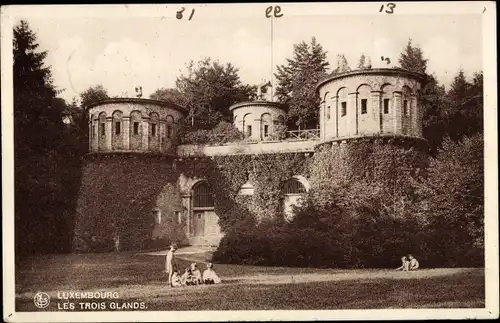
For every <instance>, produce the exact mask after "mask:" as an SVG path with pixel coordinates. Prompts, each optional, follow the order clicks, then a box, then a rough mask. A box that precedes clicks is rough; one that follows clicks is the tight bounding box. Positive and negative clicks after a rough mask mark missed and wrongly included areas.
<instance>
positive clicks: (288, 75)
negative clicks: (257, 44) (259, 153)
mask: <svg viewBox="0 0 500 323" xmlns="http://www.w3.org/2000/svg"><path fill="white" fill-rule="evenodd" d="M293 48H294V52H293V58H292V59H287V64H285V65H281V66H277V69H278V72H277V73H276V74H275V77H276V79H277V83H278V85H277V87H276V92H275V93H276V96H277V98H278V100H279V101H280V102H281V103H284V104H286V105H288V106H289V111H288V115H287V117H288V126H289V128H291V129H296V128H297V127H300V128H316V127H317V125H318V111H319V104H320V97H319V95H318V93H317V92H316V85H317V83H318V82H319V81H320V80H321V79H322V78H324V77H325V76H326V75H327V73H326V70H327V68H328V66H329V63H328V62H327V60H326V54H327V52H326V51H324V49H323V47H322V46H321V45H320V44H319V43H318V42H317V41H316V38H314V37H313V38H312V40H311V43H310V44H307V43H305V42H304V41H303V42H301V43H299V44H296V45H294V47H293Z"/></svg>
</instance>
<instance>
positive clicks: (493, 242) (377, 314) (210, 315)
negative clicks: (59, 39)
mask: <svg viewBox="0 0 500 323" xmlns="http://www.w3.org/2000/svg"><path fill="white" fill-rule="evenodd" d="M395 3H396V4H397V14H398V15H415V14H436V15H439V14H457V15H460V14H473V13H476V12H477V13H482V12H483V10H485V12H484V13H482V14H483V17H484V19H483V53H484V56H483V72H484V86H485V88H484V89H485V96H484V107H485V110H484V122H485V123H484V125H485V173H486V174H487V175H486V176H485V201H486V202H485V214H486V216H485V246H486V250H485V255H486V266H485V278H486V284H485V290H486V308H485V309H421V310H406V309H391V310H387V309H385V310H331V311H279V310H274V311H189V312H185V311H175V312H168V311H164V312H159V311H158V312H152V311H145V312H91V313H90V312H87V313H81V312H80V313H69V312H32V313H27V312H18V313H16V312H15V310H14V301H15V288H14V253H13V246H14V234H13V232H14V214H13V205H14V198H13V197H14V196H13V187H14V180H13V164H14V158H13V156H14V150H13V135H12V134H13V131H12V130H13V129H12V127H13V114H12V113H13V108H12V104H13V91H12V68H11V66H12V28H13V21H14V18H27V17H31V18H32V17H47V18H50V17H54V16H60V15H64V16H66V17H75V18H78V17H85V16H92V17H124V16H128V17H130V16H136V17H139V16H144V17H151V16H161V15H164V16H165V15H175V12H176V11H177V10H178V9H179V8H180V7H182V6H184V7H190V8H201V7H203V10H204V13H205V18H207V19H214V18H216V17H220V16H221V15H227V14H231V15H232V16H243V15H244V16H248V15H259V16H260V15H262V10H263V8H264V9H265V8H266V7H267V6H269V5H271V3H269V4H265V3H259V4H241V3H239V4H187V5H182V4H168V5H101V6H96V5H92V6H89V5H85V6H68V5H66V6H61V5H57V6H48V5H46V6H35V5H33V6H2V7H1V11H2V12H1V25H2V28H1V41H2V43H1V50H2V55H1V62H2V65H1V66H2V70H1V72H2V74H1V75H2V83H1V84H2V179H3V180H2V188H3V190H2V192H3V195H2V202H3V203H2V204H3V216H2V219H3V246H4V248H3V263H4V266H3V269H4V271H3V282H4V285H3V286H4V290H3V299H4V308H3V309H4V320H5V321H8V322H19V321H22V322H64V321H69V320H71V321H79V322H93V321H100V322H110V321H179V322H181V321H182V322H184V321H207V320H210V321H229V320H241V321H247V320H273V321H275V320H340V319H365V320H382V319H384V320H393V319H409V318H410V319H464V318H498V315H499V294H498V285H499V284H498V276H499V272H498V200H497V198H498V181H497V179H498V173H497V166H498V152H497V110H496V109H497V78H496V70H497V69H496V59H497V53H496V46H495V45H496V16H495V12H496V4H495V3H494V2H481V1H477V2H472V1H471V2H395ZM276 4H279V3H276ZM382 4H384V3H383V2H372V3H307V4H304V3H302V4H301V3H281V4H279V5H280V6H281V7H282V8H285V7H286V12H287V15H317V14H320V15H326V14H332V15H353V14H356V15H363V14H365V15H374V14H377V13H378V8H380V6H381V5H382ZM96 9H97V10H96Z"/></svg>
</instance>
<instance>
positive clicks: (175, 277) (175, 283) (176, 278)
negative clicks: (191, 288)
mask: <svg viewBox="0 0 500 323" xmlns="http://www.w3.org/2000/svg"><path fill="white" fill-rule="evenodd" d="M180 286H182V283H181V276H180V275H179V273H178V272H177V270H174V273H173V274H172V287H180Z"/></svg>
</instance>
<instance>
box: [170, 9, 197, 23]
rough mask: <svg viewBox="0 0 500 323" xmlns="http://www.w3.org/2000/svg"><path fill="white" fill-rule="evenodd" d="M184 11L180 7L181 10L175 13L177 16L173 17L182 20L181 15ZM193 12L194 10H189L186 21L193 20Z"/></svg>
mask: <svg viewBox="0 0 500 323" xmlns="http://www.w3.org/2000/svg"><path fill="white" fill-rule="evenodd" d="M184 10H186V8H184V7H182V9H181V10H179V11H177V14H176V15H175V17H176V18H177V19H182V18H184V16H183V15H182V13H183V12H184ZM194 11H195V9H193V10H191V15H189V19H188V20H191V19H192V18H193V15H194Z"/></svg>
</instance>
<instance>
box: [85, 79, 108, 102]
mask: <svg viewBox="0 0 500 323" xmlns="http://www.w3.org/2000/svg"><path fill="white" fill-rule="evenodd" d="M80 99H81V105H82V107H86V106H88V105H89V104H92V103H94V102H97V101H100V100H106V99H109V95H108V91H107V90H106V89H105V88H104V86H102V85H100V84H99V85H95V86H91V87H89V88H88V89H86V90H85V91H83V92H82V93H80Z"/></svg>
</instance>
